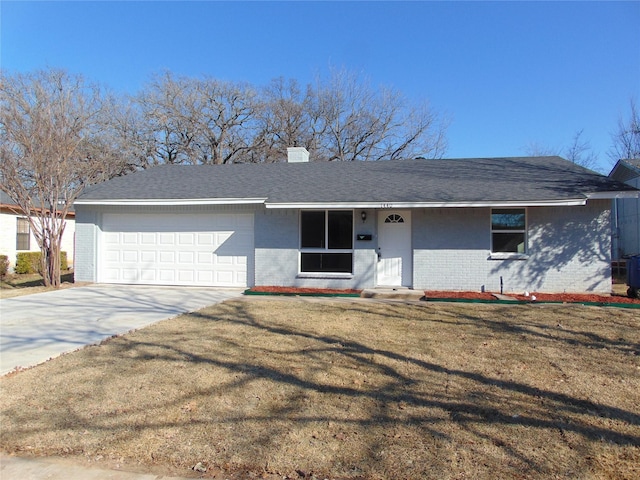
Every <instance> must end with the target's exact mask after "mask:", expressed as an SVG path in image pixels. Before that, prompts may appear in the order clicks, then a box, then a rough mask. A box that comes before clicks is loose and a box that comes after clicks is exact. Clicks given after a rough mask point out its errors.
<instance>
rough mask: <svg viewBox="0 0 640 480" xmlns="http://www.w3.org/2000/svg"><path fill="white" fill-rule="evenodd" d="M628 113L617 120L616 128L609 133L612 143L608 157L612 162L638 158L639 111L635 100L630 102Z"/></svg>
mask: <svg viewBox="0 0 640 480" xmlns="http://www.w3.org/2000/svg"><path fill="white" fill-rule="evenodd" d="M629 103H630V110H631V111H630V115H629V117H628V118H627V119H626V120H625V119H623V118H620V119H619V120H618V129H617V131H616V132H615V133H613V134H612V135H611V140H612V142H613V145H612V147H611V150H610V151H609V157H610V158H611V160H613V162H617V161H618V160H621V159H631V158H640V111H638V109H637V107H636V102H635V100H633V99H632V100H631V101H630V102H629Z"/></svg>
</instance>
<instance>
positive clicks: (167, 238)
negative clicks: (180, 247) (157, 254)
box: [158, 233, 176, 245]
mask: <svg viewBox="0 0 640 480" xmlns="http://www.w3.org/2000/svg"><path fill="white" fill-rule="evenodd" d="M158 237H159V239H160V241H159V242H158V243H159V244H160V245H175V244H176V237H175V234H174V233H159V234H158Z"/></svg>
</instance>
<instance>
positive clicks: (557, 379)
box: [0, 297, 640, 479]
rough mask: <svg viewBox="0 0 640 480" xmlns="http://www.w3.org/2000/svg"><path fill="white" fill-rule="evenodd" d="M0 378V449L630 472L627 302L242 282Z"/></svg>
mask: <svg viewBox="0 0 640 480" xmlns="http://www.w3.org/2000/svg"><path fill="white" fill-rule="evenodd" d="M0 390H1V393H0V424H1V425H2V430H1V433H0V448H1V449H2V450H4V451H5V452H9V453H15V454H18V455H36V456H42V455H61V456H69V457H74V458H76V459H77V460H78V461H80V462H83V463H90V464H92V465H95V464H97V465H100V466H103V467H104V466H107V467H111V468H120V469H125V470H142V471H148V472H154V473H157V474H173V475H181V476H189V475H194V476H196V475H197V476H204V477H210V478H221V479H222V478H268V479H275V478H279V479H282V478H283V477H288V478H318V479H322V478H332V479H337V478H340V479H355V478H359V479H360V478H362V479H365V478H366V479H425V478H437V479H448V478H451V479H462V478H474V479H500V478H504V479H507V478H509V479H512V478H541V479H542V478H545V479H546V478H581V479H588V478H628V479H631V478H638V477H639V476H640V318H639V315H638V313H637V311H635V310H631V311H629V310H622V309H614V308H599V307H582V306H563V305H532V306H530V305H478V304H445V303H428V302H423V303H414V304H411V305H405V304H400V303H383V302H374V301H365V300H359V299H357V300H352V299H340V300H328V299H316V298H306V299H290V298H281V297H277V298H264V297H249V298H245V299H241V300H235V301H230V302H225V303H223V304H220V305H217V306H214V307H210V308H207V309H204V310H201V311H199V312H196V313H193V314H189V315H183V316H181V317H178V318H175V319H172V320H167V321H164V322H160V323H158V324H156V325H154V326H151V327H148V328H145V329H142V330H139V331H137V332H134V333H131V334H128V335H124V336H120V337H117V338H113V339H111V340H109V341H107V342H104V343H103V344H101V345H100V346H93V347H88V348H85V349H83V350H81V351H78V352H76V353H73V354H69V355H65V356H63V357H60V358H58V359H55V360H52V361H50V362H47V363H45V364H43V365H41V366H39V367H36V368H33V369H31V370H27V371H23V372H20V373H17V374H14V375H11V376H8V377H3V378H2V379H0ZM194 466H198V470H201V471H200V472H196V471H193V470H192V468H193V467H194ZM205 469H206V472H203V470H205Z"/></svg>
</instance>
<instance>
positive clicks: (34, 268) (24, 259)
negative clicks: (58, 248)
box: [14, 252, 40, 274]
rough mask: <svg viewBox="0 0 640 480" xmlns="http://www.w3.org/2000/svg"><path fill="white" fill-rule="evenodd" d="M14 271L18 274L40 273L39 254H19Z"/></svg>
mask: <svg viewBox="0 0 640 480" xmlns="http://www.w3.org/2000/svg"><path fill="white" fill-rule="evenodd" d="M14 271H15V272H16V273H19V274H24V273H40V252H19V253H18V254H17V255H16V268H14Z"/></svg>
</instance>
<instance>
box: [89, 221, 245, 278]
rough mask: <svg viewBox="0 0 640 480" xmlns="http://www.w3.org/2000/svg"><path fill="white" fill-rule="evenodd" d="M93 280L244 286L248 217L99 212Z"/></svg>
mask: <svg viewBox="0 0 640 480" xmlns="http://www.w3.org/2000/svg"><path fill="white" fill-rule="evenodd" d="M99 243H100V245H99V249H98V251H99V252H101V255H100V260H99V268H98V281H99V282H103V283H124V284H136V285H188V286H215V287H246V286H247V285H248V275H249V272H250V271H251V270H252V265H253V214H247V213H225V214H222V213H215V214H214V213H206V214H205V213H200V214H183V213H181V214H176V213H172V214H167V213H157V214H153V213H135V214H127V213H124V214H123V213H118V214H115V213H104V214H103V215H102V221H101V234H100V236H99Z"/></svg>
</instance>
